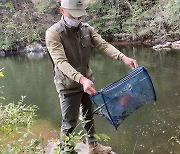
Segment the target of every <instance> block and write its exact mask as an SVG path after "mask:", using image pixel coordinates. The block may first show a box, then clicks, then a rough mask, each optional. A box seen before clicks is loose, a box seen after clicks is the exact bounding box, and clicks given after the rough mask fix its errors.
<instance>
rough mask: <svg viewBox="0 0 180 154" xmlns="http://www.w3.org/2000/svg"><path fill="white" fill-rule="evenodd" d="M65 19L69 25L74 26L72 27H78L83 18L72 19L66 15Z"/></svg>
mask: <svg viewBox="0 0 180 154" xmlns="http://www.w3.org/2000/svg"><path fill="white" fill-rule="evenodd" d="M64 20H65V21H66V22H67V24H68V25H70V26H72V27H78V25H79V24H80V22H81V20H78V19H70V18H67V17H64Z"/></svg>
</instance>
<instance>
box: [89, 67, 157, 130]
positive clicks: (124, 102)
mask: <svg viewBox="0 0 180 154" xmlns="http://www.w3.org/2000/svg"><path fill="white" fill-rule="evenodd" d="M91 100H92V102H93V103H94V104H95V106H96V107H97V108H96V110H95V111H99V112H100V114H101V115H103V116H104V117H105V118H106V119H107V120H108V121H109V122H110V123H111V124H112V126H113V127H114V128H115V129H117V128H118V126H119V124H120V123H121V122H122V121H123V120H125V119H126V118H127V117H128V116H129V115H130V114H132V113H133V112H135V111H136V110H137V109H139V108H140V107H142V106H143V105H145V104H147V103H148V102H150V101H156V94H155V90H154V86H153V83H152V81H151V78H150V76H149V74H148V72H147V70H146V69H145V68H144V67H143V66H138V67H137V68H135V69H133V70H132V71H130V72H129V73H128V75H126V76H125V77H123V78H121V79H120V80H118V81H116V82H114V83H112V84H110V85H109V86H107V87H105V88H103V89H101V90H100V91H98V93H97V94H95V95H91Z"/></svg>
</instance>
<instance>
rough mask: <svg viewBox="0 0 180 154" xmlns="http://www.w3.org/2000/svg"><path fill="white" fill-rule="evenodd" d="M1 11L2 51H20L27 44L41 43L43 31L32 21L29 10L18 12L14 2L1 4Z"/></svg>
mask: <svg viewBox="0 0 180 154" xmlns="http://www.w3.org/2000/svg"><path fill="white" fill-rule="evenodd" d="M0 10H2V16H1V18H0V21H1V24H0V32H1V35H0V47H1V49H4V50H11V49H18V47H21V46H25V45H26V44H27V43H31V42H34V41H41V37H40V30H41V29H40V28H38V27H37V25H36V24H35V23H34V22H33V21H32V14H31V13H30V12H29V11H28V10H26V9H25V10H18V11H17V10H15V7H14V5H13V3H12V2H4V3H1V2H0ZM0 13H1V12H0Z"/></svg>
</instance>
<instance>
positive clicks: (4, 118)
mask: <svg viewBox="0 0 180 154" xmlns="http://www.w3.org/2000/svg"><path fill="white" fill-rule="evenodd" d="M2 70H3V69H0V77H4V74H3V72H2ZM0 98H1V99H5V98H4V97H2V96H1V97H0ZM24 98H25V96H21V100H19V101H18V102H17V103H9V104H7V105H3V104H2V103H0V134H1V138H0V154H12V153H25V154H34V153H36V154H42V153H43V148H42V144H43V140H44V139H43V138H41V136H40V137H38V136H37V135H36V134H34V133H33V131H32V125H33V123H34V122H35V117H36V114H35V112H36V111H37V109H38V107H37V106H36V105H28V106H27V105H25V104H24ZM29 137H31V138H32V139H30V138H29ZM9 139H10V141H9Z"/></svg>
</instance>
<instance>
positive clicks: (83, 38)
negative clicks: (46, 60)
mask: <svg viewBox="0 0 180 154" xmlns="http://www.w3.org/2000/svg"><path fill="white" fill-rule="evenodd" d="M60 12H61V13H62V17H61V20H60V21H59V22H57V23H56V24H54V25H53V26H51V27H50V28H49V29H48V30H47V31H46V45H47V48H48V51H49V53H50V56H51V58H52V61H53V64H54V73H55V75H54V82H55V85H56V90H57V92H58V93H59V97H60V106H61V113H62V126H61V135H60V136H61V137H62V134H69V133H71V132H72V131H73V130H74V128H75V127H76V124H77V120H78V116H79V108H80V109H81V110H80V111H81V113H82V115H83V116H85V121H88V122H87V123H85V124H84V125H83V127H84V128H85V130H86V131H87V133H88V134H89V136H90V137H88V139H87V140H88V148H89V151H88V153H89V154H93V153H100V154H105V153H109V152H110V151H111V150H112V149H111V147H106V146H103V145H101V144H99V143H97V140H96V139H95V138H94V137H93V135H94V133H95V129H94V122H93V115H92V111H93V105H92V102H91V100H90V98H89V95H92V94H95V93H97V91H96V89H95V86H94V83H93V76H92V71H91V69H90V67H89V61H90V55H91V53H92V48H93V47H95V48H97V50H98V51H101V52H103V53H105V54H107V55H108V56H110V57H112V58H114V59H117V60H120V61H123V62H124V63H125V64H127V65H129V66H130V67H131V68H135V67H137V66H138V64H137V62H136V60H134V59H131V58H128V57H127V56H125V55H124V54H123V53H121V52H120V51H119V50H117V49H116V48H115V47H113V46H112V45H110V44H109V43H107V42H106V41H105V40H104V39H102V38H101V36H100V35H99V34H98V33H97V32H96V31H95V30H94V29H93V28H92V27H91V26H90V25H89V24H87V23H83V22H82V21H81V18H82V17H83V16H86V15H87V13H86V11H85V5H84V1H83V0H61V6H60Z"/></svg>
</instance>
